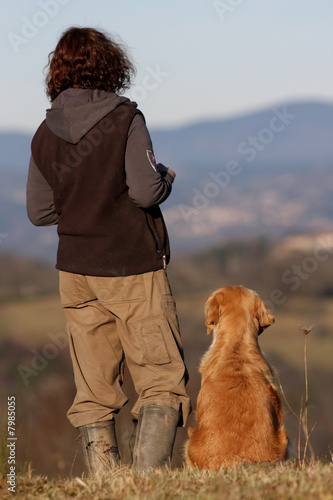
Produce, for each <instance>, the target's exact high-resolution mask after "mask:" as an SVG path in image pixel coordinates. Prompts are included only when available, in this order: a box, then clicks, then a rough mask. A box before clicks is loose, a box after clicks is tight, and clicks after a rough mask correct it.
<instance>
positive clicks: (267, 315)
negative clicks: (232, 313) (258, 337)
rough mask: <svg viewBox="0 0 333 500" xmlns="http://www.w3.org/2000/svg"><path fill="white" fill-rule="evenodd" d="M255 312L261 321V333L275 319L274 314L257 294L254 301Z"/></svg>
mask: <svg viewBox="0 0 333 500" xmlns="http://www.w3.org/2000/svg"><path fill="white" fill-rule="evenodd" d="M254 314H255V317H256V318H257V320H258V322H259V334H260V333H262V331H263V330H264V329H265V328H267V327H268V326H270V325H272V324H273V323H274V321H275V318H274V316H273V314H272V313H271V312H270V311H269V309H268V307H267V306H266V305H265V304H264V303H263V301H262V300H261V299H260V298H259V297H258V296H257V295H256V297H255V302H254Z"/></svg>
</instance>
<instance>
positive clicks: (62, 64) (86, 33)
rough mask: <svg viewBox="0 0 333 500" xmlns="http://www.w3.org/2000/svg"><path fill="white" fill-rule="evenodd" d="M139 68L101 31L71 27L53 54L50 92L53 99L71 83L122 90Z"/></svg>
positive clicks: (47, 80)
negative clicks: (135, 67) (135, 68)
mask: <svg viewBox="0 0 333 500" xmlns="http://www.w3.org/2000/svg"><path fill="white" fill-rule="evenodd" d="M134 72H135V70H134V67H133V65H132V63H131V62H130V60H129V59H128V56H127V55H126V52H125V51H124V49H123V48H122V47H121V46H120V45H119V44H118V43H116V42H114V41H113V40H112V39H111V38H109V37H108V36H107V35H105V34H104V33H102V32H101V31H97V30H95V29H93V28H75V27H73V28H69V29H68V30H66V31H65V32H64V33H63V35H62V37H61V38H60V40H59V42H58V43H57V46H56V48H55V50H54V51H53V52H51V54H50V55H49V71H48V74H47V76H46V86H47V88H46V93H47V94H48V96H49V97H50V99H51V101H53V100H54V99H55V98H56V97H57V96H58V95H59V94H60V92H62V91H63V90H66V89H68V88H70V87H74V88H82V89H100V90H106V91H113V92H116V91H121V90H123V89H125V88H128V87H129V84H130V81H131V77H132V75H133V74H134Z"/></svg>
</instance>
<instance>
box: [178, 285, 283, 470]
mask: <svg viewBox="0 0 333 500" xmlns="http://www.w3.org/2000/svg"><path fill="white" fill-rule="evenodd" d="M205 312H206V326H207V328H208V330H207V334H210V333H211V332H212V331H213V334H214V339H213V342H212V345H211V346H210V348H209V350H208V351H207V352H206V354H205V355H204V356H203V358H202V361H201V365H200V371H201V374H202V379H201V389H200V392H199V395H198V400H197V411H196V417H197V427H195V428H194V429H191V428H190V429H189V430H188V434H189V438H190V439H189V440H188V442H187V443H186V463H187V465H188V466H190V467H195V466H197V467H198V468H199V469H204V468H206V469H214V470H219V469H220V468H221V467H223V468H229V467H231V466H232V465H233V464H240V463H254V462H265V461H271V462H275V461H279V460H284V459H286V458H287V445H288V437H287V433H286V431H285V429H284V426H283V407H282V404H281V400H280V394H279V391H278V390H277V388H276V387H275V385H274V383H273V372H272V369H271V368H270V366H269V365H268V363H267V361H266V360H265V359H264V357H263V355H262V353H261V351H260V348H259V345H258V335H259V334H261V333H262V331H263V330H264V329H265V328H266V327H268V326H269V325H271V324H272V323H274V316H273V315H272V314H271V313H270V312H269V310H268V309H267V307H266V306H265V304H264V303H263V302H262V301H261V299H260V298H259V297H258V295H257V294H256V293H255V292H253V291H252V290H248V289H247V288H244V287H242V286H227V287H224V288H220V289H219V290H216V291H215V292H214V293H213V294H212V295H211V296H210V297H209V299H208V300H207V302H206V306H205Z"/></svg>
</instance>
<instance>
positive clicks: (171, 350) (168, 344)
mask: <svg viewBox="0 0 333 500" xmlns="http://www.w3.org/2000/svg"><path fill="white" fill-rule="evenodd" d="M131 330H132V335H133V334H134V338H133V341H134V342H133V344H134V345H136V346H137V348H139V350H140V351H141V355H140V353H139V352H137V356H136V357H137V360H136V361H137V363H138V364H141V365H166V364H169V363H171V362H172V358H175V355H176V357H177V354H178V349H177V345H176V342H175V340H174V338H173V335H172V332H171V331H170V327H169V325H168V322H167V321H166V319H165V318H164V316H155V317H149V318H146V319H143V320H140V321H135V322H133V323H131Z"/></svg>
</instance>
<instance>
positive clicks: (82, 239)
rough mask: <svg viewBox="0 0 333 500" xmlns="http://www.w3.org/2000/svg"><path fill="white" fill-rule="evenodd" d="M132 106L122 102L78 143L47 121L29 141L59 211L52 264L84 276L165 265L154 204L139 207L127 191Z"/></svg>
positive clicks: (165, 240) (159, 216)
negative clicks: (65, 138)
mask: <svg viewBox="0 0 333 500" xmlns="http://www.w3.org/2000/svg"><path fill="white" fill-rule="evenodd" d="M136 113H140V111H139V110H137V109H136V108H135V106H133V105H131V103H129V102H126V103H123V104H121V105H120V106H118V107H117V108H116V109H115V110H113V111H112V112H111V113H109V114H108V115H106V116H105V117H104V118H103V119H102V120H100V121H99V122H98V123H96V125H94V127H93V128H91V129H90V130H89V131H88V132H87V133H86V134H85V135H84V136H83V138H82V139H81V140H80V141H79V142H78V143H77V144H71V143H69V142H66V141H65V140H63V139H60V138H59V137H57V136H56V135H55V134H54V133H53V132H51V131H50V129H49V128H48V127H47V125H46V121H45V120H44V121H43V123H42V124H41V125H40V127H39V128H38V130H37V132H36V134H35V136H34V138H33V140H32V144H31V150H32V156H33V159H34V161H35V163H36V165H37V167H38V168H39V170H40V171H41V173H42V174H43V176H44V177H45V179H46V180H47V182H48V184H49V185H50V186H51V188H52V190H53V194H54V205H55V209H56V211H57V214H58V217H59V220H58V235H59V246H58V253H57V264H56V267H57V269H60V270H62V271H67V272H71V273H78V274H84V275H90V276H104V277H110V276H129V275H133V274H141V273H146V272H150V271H156V270H158V269H161V268H163V267H164V266H165V265H166V264H167V262H168V261H169V242H168V235H167V232H166V228H165V224H164V220H163V217H162V214H161V211H160V208H159V206H157V205H156V206H153V207H151V208H149V209H143V208H140V207H138V206H137V205H136V204H135V203H134V201H133V200H132V199H131V198H130V197H129V194H128V186H127V184H126V175H125V167H124V161H125V150H126V142H127V135H128V130H129V127H130V124H131V122H132V120H133V117H134V115H135V114H136Z"/></svg>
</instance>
